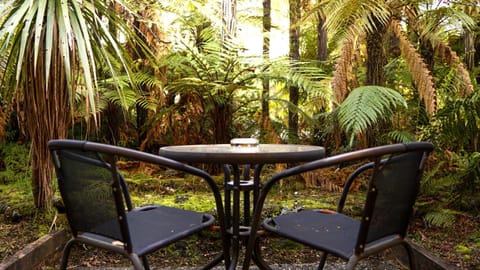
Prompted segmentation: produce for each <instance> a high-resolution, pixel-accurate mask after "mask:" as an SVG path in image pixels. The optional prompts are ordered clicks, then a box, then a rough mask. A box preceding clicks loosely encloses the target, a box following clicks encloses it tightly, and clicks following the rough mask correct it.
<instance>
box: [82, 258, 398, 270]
mask: <svg viewBox="0 0 480 270" xmlns="http://www.w3.org/2000/svg"><path fill="white" fill-rule="evenodd" d="M317 266H318V265H316V264H302V265H272V269H273V270H316V269H317ZM345 266H346V264H345V263H344V262H333V263H328V261H327V264H326V265H325V267H324V268H323V269H324V270H339V269H345ZM131 269H133V267H131V268H128V267H126V268H125V267H123V268H111V267H110V268H86V267H84V268H75V270H131ZM194 269H197V268H193V267H170V268H152V270H194ZM223 269H225V268H223V267H220V266H218V267H215V268H213V270H223ZM237 269H241V267H237ZM250 269H252V270H258V267H256V266H252V267H251V268H250ZM355 269H356V270H380V269H381V270H402V269H404V268H403V267H401V266H400V265H399V264H398V263H395V262H393V261H385V262H378V261H370V260H364V261H360V262H359V263H358V264H357V266H356V267H355Z"/></svg>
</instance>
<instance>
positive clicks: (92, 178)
mask: <svg viewBox="0 0 480 270" xmlns="http://www.w3.org/2000/svg"><path fill="white" fill-rule="evenodd" d="M51 152H52V157H53V160H54V163H55V168H56V173H57V179H58V187H59V190H60V193H61V196H62V199H63V202H64V205H65V210H66V215H67V219H68V222H69V225H70V227H71V230H72V233H73V234H74V235H78V234H79V233H84V232H89V233H95V234H99V235H102V236H106V237H109V238H113V239H116V240H118V241H121V242H123V243H130V239H129V234H128V224H127V223H126V218H125V216H126V213H125V210H126V209H128V208H131V205H130V198H129V195H128V191H127V190H126V185H125V183H124V182H123V181H124V180H123V178H122V177H121V175H120V174H119V173H118V171H117V169H116V167H115V158H116V157H115V156H114V155H112V154H107V153H101V152H99V151H87V150H82V149H80V145H79V144H72V145H70V147H69V146H67V145H65V146H64V147H55V148H53V149H52V148H51ZM128 246H131V245H128Z"/></svg>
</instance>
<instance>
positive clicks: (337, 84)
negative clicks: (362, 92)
mask: <svg viewBox="0 0 480 270" xmlns="http://www.w3.org/2000/svg"><path fill="white" fill-rule="evenodd" d="M353 60H354V43H353V41H352V40H347V41H346V42H345V44H344V45H343V48H342V52H341V54H340V57H339V59H338V60H337V65H336V67H335V72H334V74H333V80H332V87H333V95H334V97H335V100H336V102H337V104H340V103H342V102H343V100H345V98H346V97H347V96H348V93H350V91H351V86H352V82H354V81H355V78H354V76H355V75H354V73H353V68H352V67H353V65H352V62H353ZM334 106H336V104H334Z"/></svg>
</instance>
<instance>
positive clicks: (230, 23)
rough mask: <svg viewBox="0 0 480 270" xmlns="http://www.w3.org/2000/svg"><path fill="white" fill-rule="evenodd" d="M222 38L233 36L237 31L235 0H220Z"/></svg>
mask: <svg viewBox="0 0 480 270" xmlns="http://www.w3.org/2000/svg"><path fill="white" fill-rule="evenodd" d="M221 15H222V23H223V27H222V40H225V39H228V38H229V37H234V36H235V33H236V31H237V0H222V14H221Z"/></svg>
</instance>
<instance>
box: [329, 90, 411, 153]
mask: <svg viewBox="0 0 480 270" xmlns="http://www.w3.org/2000/svg"><path fill="white" fill-rule="evenodd" d="M397 107H404V108H406V107H407V103H406V101H405V99H404V98H403V97H402V96H401V95H400V94H399V93H398V92H397V91H395V90H393V89H390V88H385V87H380V86H362V87H359V88H356V89H355V90H353V91H352V92H351V93H350V95H348V97H347V98H346V99H345V100H344V102H343V103H342V104H341V105H340V107H339V108H338V118H339V119H338V120H339V123H340V126H341V127H342V129H343V130H344V131H345V132H346V133H347V134H348V135H349V137H350V144H352V142H353V139H354V136H355V135H356V134H359V133H363V132H365V131H366V130H367V129H368V128H371V127H372V126H374V125H375V124H376V123H378V122H379V121H380V120H388V119H389V118H390V116H392V115H393V113H394V112H395V110H396V109H397Z"/></svg>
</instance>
